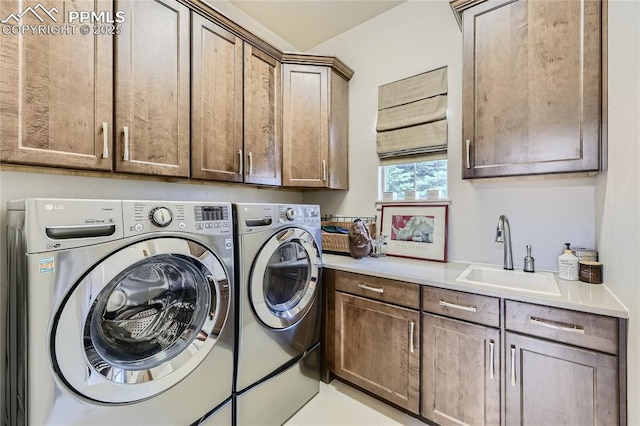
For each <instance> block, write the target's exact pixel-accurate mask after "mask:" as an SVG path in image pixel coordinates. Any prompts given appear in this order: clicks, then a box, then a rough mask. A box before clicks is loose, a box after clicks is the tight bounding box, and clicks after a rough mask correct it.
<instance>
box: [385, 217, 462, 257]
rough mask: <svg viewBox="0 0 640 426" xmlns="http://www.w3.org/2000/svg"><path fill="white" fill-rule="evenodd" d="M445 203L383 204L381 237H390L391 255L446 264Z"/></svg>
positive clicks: (388, 238)
mask: <svg viewBox="0 0 640 426" xmlns="http://www.w3.org/2000/svg"><path fill="white" fill-rule="evenodd" d="M448 210H449V206H448V205H446V204H443V205H436V204H423V205H416V204H411V205H409V204H389V205H382V215H381V218H380V224H381V226H380V235H387V236H388V237H387V252H386V254H387V255H388V256H396V257H406V258H410V259H421V260H433V261H436V262H446V261H447V225H448V213H449V212H448Z"/></svg>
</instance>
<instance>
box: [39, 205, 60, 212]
mask: <svg viewBox="0 0 640 426" xmlns="http://www.w3.org/2000/svg"><path fill="white" fill-rule="evenodd" d="M44 209H45V210H47V211H52V210H64V206H63V205H62V204H45V205H44Z"/></svg>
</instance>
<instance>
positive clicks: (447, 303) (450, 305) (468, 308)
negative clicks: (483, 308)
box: [438, 300, 478, 312]
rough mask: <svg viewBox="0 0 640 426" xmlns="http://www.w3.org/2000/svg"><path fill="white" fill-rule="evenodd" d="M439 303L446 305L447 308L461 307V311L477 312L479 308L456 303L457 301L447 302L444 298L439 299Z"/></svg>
mask: <svg viewBox="0 0 640 426" xmlns="http://www.w3.org/2000/svg"><path fill="white" fill-rule="evenodd" d="M438 305H440V306H444V307H445V308H453V309H459V310H461V311H467V312H476V311H477V310H478V308H476V307H475V306H463V305H456V304H455V303H449V302H445V301H444V300H441V301H439V302H438Z"/></svg>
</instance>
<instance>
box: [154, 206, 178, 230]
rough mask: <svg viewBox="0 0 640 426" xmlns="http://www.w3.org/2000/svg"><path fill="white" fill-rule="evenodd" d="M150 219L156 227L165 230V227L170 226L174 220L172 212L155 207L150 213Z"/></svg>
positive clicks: (164, 208)
mask: <svg viewBox="0 0 640 426" xmlns="http://www.w3.org/2000/svg"><path fill="white" fill-rule="evenodd" d="M149 219H151V223H153V224H154V225H156V226H159V227H160V228H164V227H165V226H169V224H170V223H171V221H172V220H173V215H172V214H171V210H169V209H168V208H166V207H154V208H153V209H152V210H151V212H150V213H149Z"/></svg>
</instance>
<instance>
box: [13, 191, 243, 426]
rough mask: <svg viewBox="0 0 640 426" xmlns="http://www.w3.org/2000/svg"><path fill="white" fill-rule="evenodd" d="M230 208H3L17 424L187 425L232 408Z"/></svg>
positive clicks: (35, 203) (114, 204)
mask: <svg viewBox="0 0 640 426" xmlns="http://www.w3.org/2000/svg"><path fill="white" fill-rule="evenodd" d="M232 223H233V222H232V211H231V205H230V204H228V203H196V202H164V201H162V202H159V201H119V200H73V199H28V200H22V201H16V202H10V203H9V205H8V233H7V235H8V238H9V241H8V243H9V244H8V250H9V262H8V269H9V288H8V294H9V305H8V308H9V309H8V318H7V319H8V329H9V334H8V337H7V343H8V345H7V347H8V348H9V358H8V359H9V368H8V369H7V372H8V374H9V375H10V377H8V383H9V386H8V387H7V398H6V399H7V402H8V403H7V407H6V409H7V410H8V411H7V415H6V416H5V418H7V419H8V421H9V424H11V425H25V424H29V425H92V426H93V425H114V424H121V425H190V424H194V423H198V422H199V421H200V419H202V418H204V417H205V416H206V415H207V414H208V413H210V412H211V410H213V409H215V408H216V407H219V406H224V404H225V402H228V401H230V400H231V394H232V381H233V362H234V361H233V360H234V313H233V309H234V303H233V297H234V296H233V285H232V283H233V279H234V276H233V268H234V265H233V239H232Z"/></svg>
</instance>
